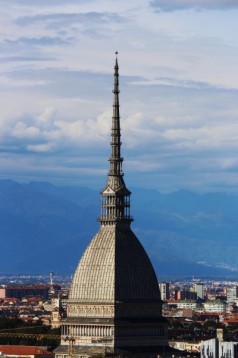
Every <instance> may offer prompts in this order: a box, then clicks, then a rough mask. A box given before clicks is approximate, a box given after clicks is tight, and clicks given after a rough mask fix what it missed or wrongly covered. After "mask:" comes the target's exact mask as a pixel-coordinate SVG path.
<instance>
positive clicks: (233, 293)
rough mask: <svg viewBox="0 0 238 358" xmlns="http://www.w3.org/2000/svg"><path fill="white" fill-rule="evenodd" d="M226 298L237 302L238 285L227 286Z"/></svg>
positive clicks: (228, 300)
mask: <svg viewBox="0 0 238 358" xmlns="http://www.w3.org/2000/svg"><path fill="white" fill-rule="evenodd" d="M226 300H227V302H237V301H238V286H234V287H227V289H226Z"/></svg>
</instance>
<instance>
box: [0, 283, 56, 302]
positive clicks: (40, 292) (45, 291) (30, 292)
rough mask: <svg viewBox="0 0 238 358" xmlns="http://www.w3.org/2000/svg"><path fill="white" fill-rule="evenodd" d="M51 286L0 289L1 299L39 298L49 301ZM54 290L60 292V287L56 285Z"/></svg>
mask: <svg viewBox="0 0 238 358" xmlns="http://www.w3.org/2000/svg"><path fill="white" fill-rule="evenodd" d="M50 288H51V286H50V285H32V286H23V285H22V286H5V287H3V286H2V287H0V298H11V297H14V298H18V299H20V300H21V299H22V298H24V297H30V296H39V297H41V298H44V299H47V298H48V297H49V291H50ZM54 290H55V291H59V290H60V286H59V285H57V284H56V285H54Z"/></svg>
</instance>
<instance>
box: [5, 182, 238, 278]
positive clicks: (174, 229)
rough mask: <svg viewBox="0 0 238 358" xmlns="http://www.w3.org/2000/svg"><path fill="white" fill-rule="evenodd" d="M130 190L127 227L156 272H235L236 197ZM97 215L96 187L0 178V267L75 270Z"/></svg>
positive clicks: (44, 270)
mask: <svg viewBox="0 0 238 358" xmlns="http://www.w3.org/2000/svg"><path fill="white" fill-rule="evenodd" d="M132 193H133V195H132V209H131V211H132V215H133V217H134V218H135V222H134V223H133V226H132V229H133V231H134V232H135V233H136V235H137V236H138V238H139V239H140V241H141V242H142V244H143V246H144V247H145V249H146V251H147V252H148V254H149V256H150V258H151V260H152V262H153V265H154V268H155V271H156V273H157V274H158V276H160V275H166V274H167V275H171V274H190V275H191V276H192V275H198V274H200V275H210V274H212V275H218V276H219V275H228V274H229V275H231V276H232V275H236V274H237V272H238V263H237V259H236V252H237V229H238V219H237V218H236V213H237V210H238V200H237V199H238V197H237V196H236V195H235V194H225V193H208V194H197V193H193V192H190V191H186V190H180V191H177V192H175V193H170V194H161V193H160V192H158V191H156V190H153V191H151V190H146V189H139V188H133V189H132ZM99 212H100V195H99V193H98V192H97V191H95V190H93V189H89V188H85V187H80V186H78V187H71V186H56V185H53V184H50V183H47V182H30V183H24V184H20V183H17V182H15V181H12V180H0V237H1V242H2V248H4V257H3V260H2V263H1V265H0V266H1V269H0V271H2V272H3V271H4V272H10V271H12V270H13V271H15V272H16V271H21V272H23V271H25V272H49V271H52V270H53V271H55V272H61V273H63V272H64V273H66V274H68V273H71V272H73V271H74V269H75V266H76V264H77V262H78V260H79V259H80V257H81V255H82V253H83V251H84V249H85V248H86V246H87V245H88V243H89V241H90V239H91V238H92V237H93V235H94V234H95V233H96V232H97V230H98V228H99V224H98V223H97V220H96V218H97V217H98V216H99ZM199 262H200V263H199ZM201 262H202V264H201ZM219 266H220V267H219ZM223 266H224V267H226V266H227V267H230V269H227V268H224V267H223ZM232 269H233V270H237V271H232Z"/></svg>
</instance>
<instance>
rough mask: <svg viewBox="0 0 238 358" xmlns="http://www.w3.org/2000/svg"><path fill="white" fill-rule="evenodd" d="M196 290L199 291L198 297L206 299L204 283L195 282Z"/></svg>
mask: <svg viewBox="0 0 238 358" xmlns="http://www.w3.org/2000/svg"><path fill="white" fill-rule="evenodd" d="M194 291H195V292H196V293H197V297H198V298H200V299H202V300H203V299H204V285H203V283H195V284H194Z"/></svg>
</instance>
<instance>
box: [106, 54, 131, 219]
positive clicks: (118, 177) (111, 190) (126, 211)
mask: <svg viewBox="0 0 238 358" xmlns="http://www.w3.org/2000/svg"><path fill="white" fill-rule="evenodd" d="M117 54H118V53H117V52H116V60H115V66H114V88H113V91H112V92H113V94H114V98H113V114H112V131H111V156H110V157H109V163H110V167H109V173H108V181H107V185H106V188H105V189H104V190H103V191H102V192H101V197H102V200H101V216H100V218H99V221H100V222H101V224H102V225H112V224H113V223H119V222H120V223H124V224H125V223H126V224H129V225H130V223H131V221H132V218H131V217H130V194H131V193H130V191H129V190H128V189H127V188H126V185H125V183H124V180H123V175H124V174H123V171H122V162H123V158H122V157H121V128H120V105H119V93H120V91H119V66H118V60H117Z"/></svg>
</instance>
